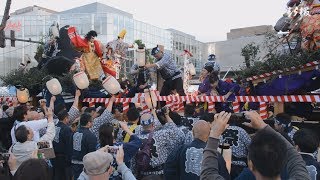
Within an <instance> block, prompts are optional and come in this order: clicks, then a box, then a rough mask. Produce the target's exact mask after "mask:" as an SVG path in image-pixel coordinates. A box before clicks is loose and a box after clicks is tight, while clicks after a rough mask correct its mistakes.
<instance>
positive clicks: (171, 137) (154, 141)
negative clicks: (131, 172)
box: [135, 107, 184, 178]
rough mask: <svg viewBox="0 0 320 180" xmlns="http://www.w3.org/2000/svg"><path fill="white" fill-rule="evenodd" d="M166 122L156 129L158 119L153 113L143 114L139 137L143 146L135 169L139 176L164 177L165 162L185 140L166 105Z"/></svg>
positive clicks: (138, 154) (137, 157)
mask: <svg viewBox="0 0 320 180" xmlns="http://www.w3.org/2000/svg"><path fill="white" fill-rule="evenodd" d="M164 116H165V119H166V124H165V125H163V126H162V127H161V128H159V129H156V128H155V124H156V123H157V122H156V121H158V119H157V118H156V117H155V115H152V114H151V113H144V114H142V115H141V122H140V123H141V126H142V128H143V131H142V133H141V134H139V135H138V137H139V138H140V139H141V140H142V146H141V148H140V150H139V152H138V153H137V155H136V161H135V170H136V172H137V174H138V176H139V178H143V177H147V176H149V175H156V176H159V177H162V176H163V174H164V171H163V169H164V164H165V162H166V160H167V157H168V156H169V153H170V152H172V151H174V150H175V149H176V148H178V147H179V146H180V145H182V144H183V142H184V134H183V133H182V132H181V131H179V129H178V128H177V126H176V125H175V124H174V122H173V121H172V119H171V118H170V116H169V109H168V108H167V107H165V113H164Z"/></svg>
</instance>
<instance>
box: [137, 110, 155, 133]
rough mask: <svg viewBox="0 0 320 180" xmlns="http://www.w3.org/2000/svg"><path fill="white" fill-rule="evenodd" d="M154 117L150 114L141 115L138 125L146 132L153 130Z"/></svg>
mask: <svg viewBox="0 0 320 180" xmlns="http://www.w3.org/2000/svg"><path fill="white" fill-rule="evenodd" d="M154 122H155V120H154V117H153V115H152V114H151V113H144V114H142V115H141V118H140V124H141V126H142V127H143V129H144V130H146V131H152V130H154Z"/></svg>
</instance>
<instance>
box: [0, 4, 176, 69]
mask: <svg viewBox="0 0 320 180" xmlns="http://www.w3.org/2000/svg"><path fill="white" fill-rule="evenodd" d="M53 22H58V24H59V26H60V27H63V26H65V25H71V26H75V27H76V28H77V30H78V33H79V34H80V35H81V36H84V35H85V34H86V33H87V32H89V31H90V30H95V31H97V33H98V39H99V40H100V41H101V42H102V43H103V44H106V43H107V42H109V41H112V40H113V39H115V38H117V36H118V33H119V32H120V31H121V30H122V29H126V30H127V34H126V37H125V40H124V41H125V42H127V43H129V44H133V43H134V41H135V40H138V39H140V40H142V42H143V43H145V45H146V48H147V49H151V48H153V47H155V46H156V45H157V44H161V45H163V46H164V47H165V50H166V51H169V52H172V47H173V44H172V34H171V32H170V31H167V30H165V29H161V28H159V27H155V26H153V25H150V24H147V23H144V22H141V21H138V20H135V19H133V16H132V14H129V13H126V12H123V11H120V10H118V9H115V8H112V7H110V6H107V5H104V4H101V3H92V4H88V5H85V6H81V7H77V8H73V9H70V10H67V11H63V12H59V13H57V12H54V11H52V10H48V9H45V8H41V7H38V6H31V7H27V8H23V9H20V10H17V11H16V12H14V13H12V14H11V17H10V20H9V21H8V23H7V24H8V25H7V27H6V29H5V33H6V36H10V30H14V31H15V35H16V38H21V39H31V40H33V41H46V40H47V39H48V37H47V36H48V31H49V27H50V26H51V25H52V24H53ZM6 44H7V46H6V48H2V49H0V75H5V74H7V73H9V72H10V71H11V70H12V69H16V68H18V65H19V63H20V62H21V61H22V60H24V59H25V58H26V57H30V58H31V59H33V57H34V55H35V52H36V51H37V47H38V46H39V45H38V44H34V43H27V42H16V45H15V47H10V41H7V42H6ZM133 54H134V53H132V52H131V53H130V52H129V59H133V57H132V56H133ZM132 64H133V61H127V62H126V64H125V67H126V68H130V67H131V65H132Z"/></svg>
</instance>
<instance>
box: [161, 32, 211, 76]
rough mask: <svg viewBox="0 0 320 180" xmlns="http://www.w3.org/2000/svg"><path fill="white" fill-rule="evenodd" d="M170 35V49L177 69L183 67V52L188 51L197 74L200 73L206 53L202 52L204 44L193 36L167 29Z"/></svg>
mask: <svg viewBox="0 0 320 180" xmlns="http://www.w3.org/2000/svg"><path fill="white" fill-rule="evenodd" d="M167 30H168V31H170V32H171V33H172V39H173V47H172V57H173V59H174V60H175V61H176V63H177V65H178V66H179V67H183V64H184V56H182V54H184V50H188V51H189V52H190V53H191V54H192V55H193V57H190V61H191V62H192V63H193V65H194V66H195V68H196V72H197V74H199V72H200V71H201V68H202V67H203V64H204V63H205V61H204V60H206V57H205V55H206V53H205V52H203V50H204V48H203V47H204V46H205V43H202V42H200V41H198V40H196V38H195V36H192V35H190V34H186V33H184V32H181V31H178V30H175V29H167Z"/></svg>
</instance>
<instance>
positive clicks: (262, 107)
mask: <svg viewBox="0 0 320 180" xmlns="http://www.w3.org/2000/svg"><path fill="white" fill-rule="evenodd" d="M259 113H260V116H261V118H262V119H263V120H264V119H267V118H268V110H267V103H266V102H260V109H259Z"/></svg>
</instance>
